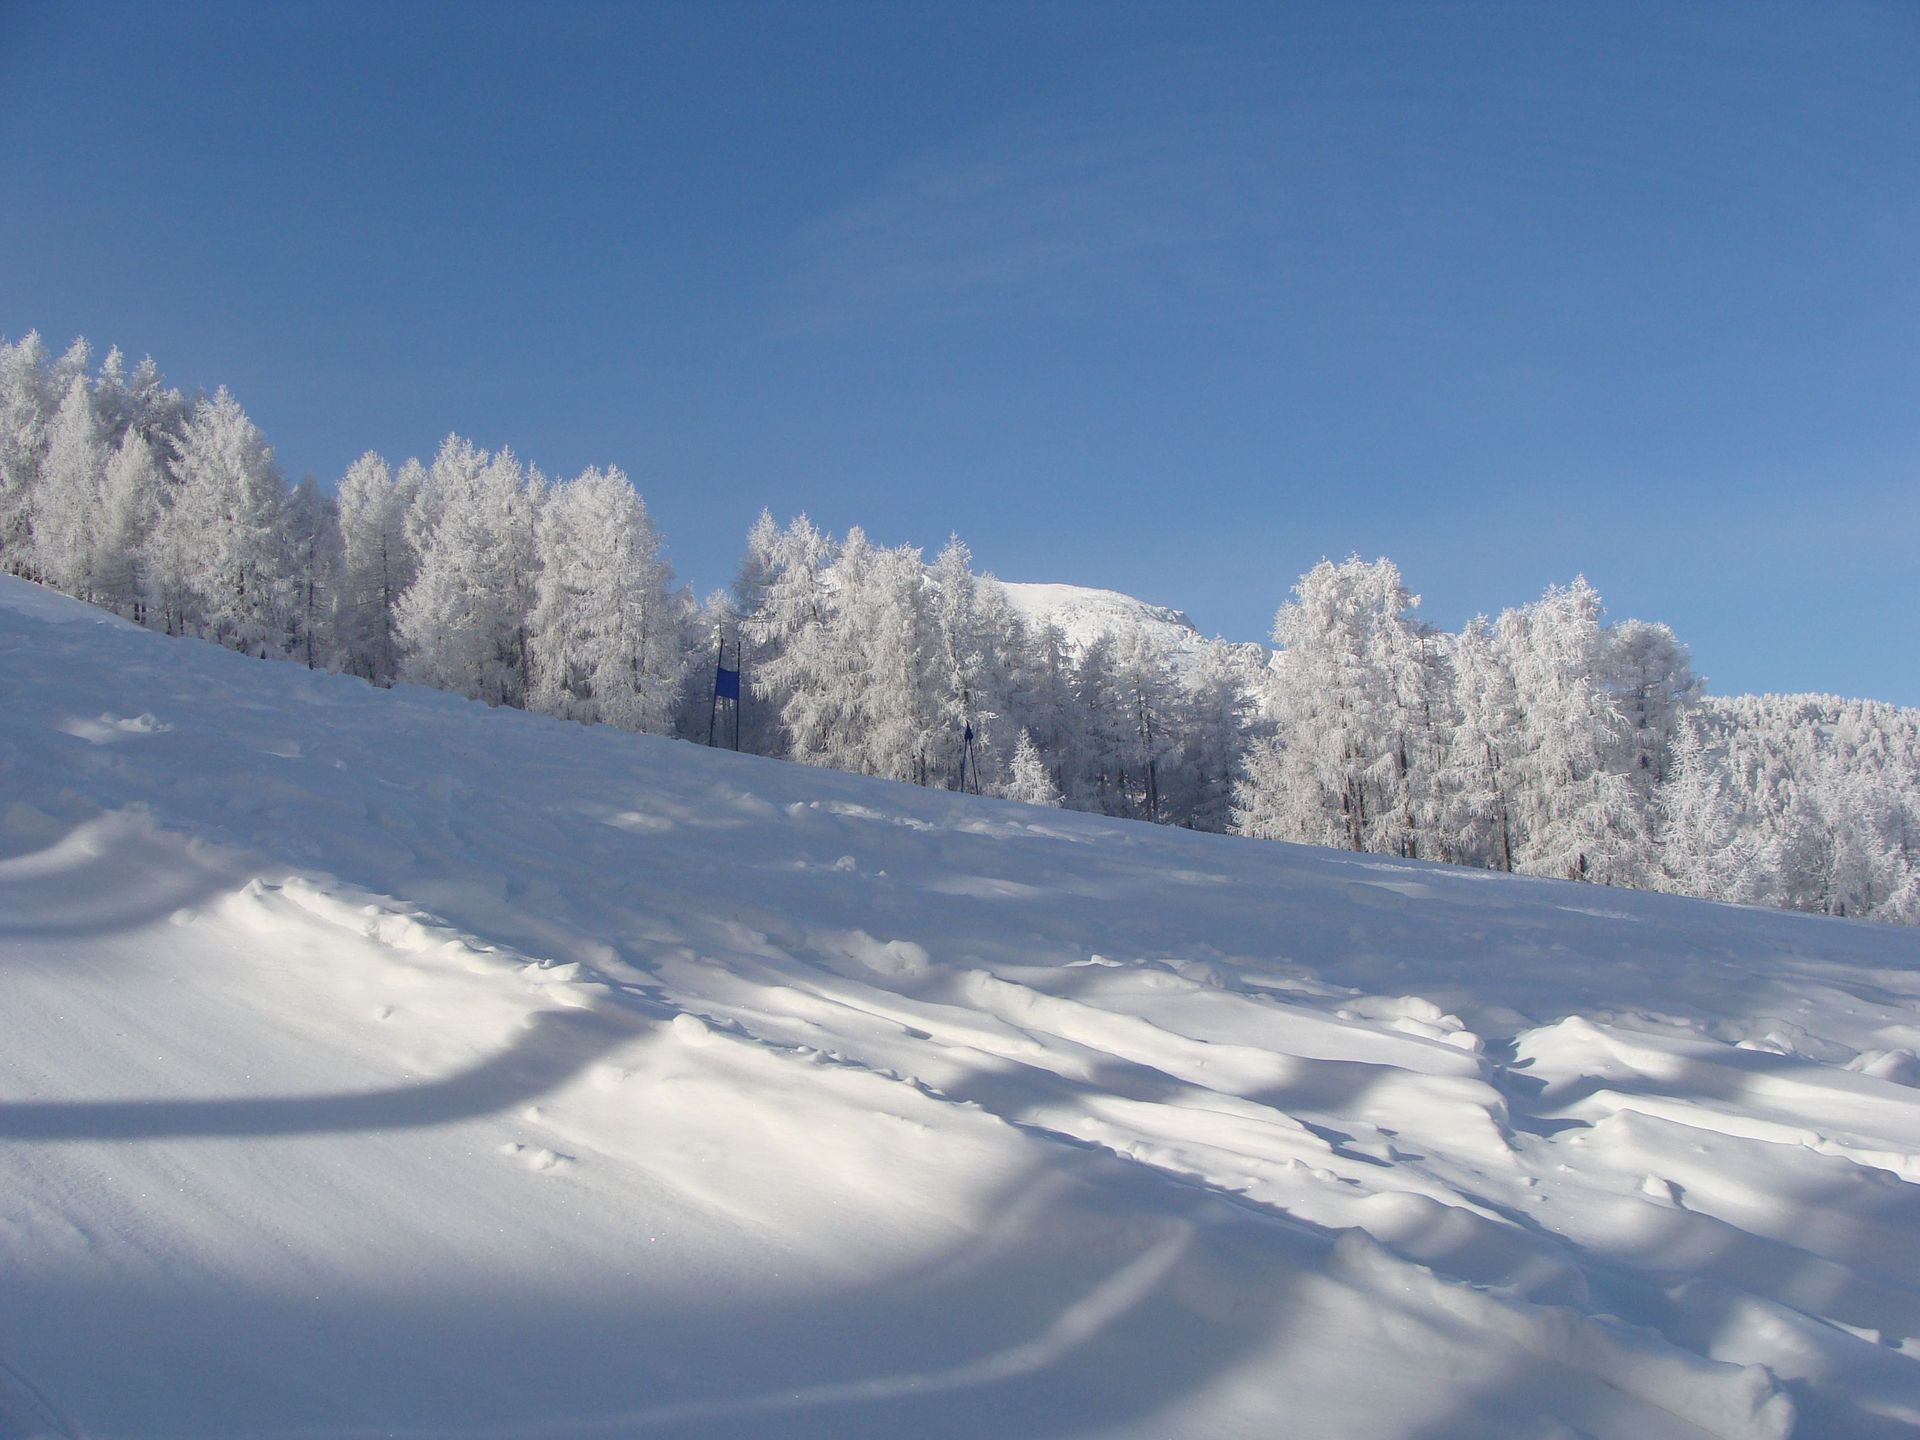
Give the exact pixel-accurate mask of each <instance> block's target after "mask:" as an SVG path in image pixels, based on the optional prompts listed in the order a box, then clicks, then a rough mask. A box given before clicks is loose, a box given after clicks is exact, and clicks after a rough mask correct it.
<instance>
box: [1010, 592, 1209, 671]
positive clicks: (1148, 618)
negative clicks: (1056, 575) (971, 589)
mask: <svg viewBox="0 0 1920 1440" xmlns="http://www.w3.org/2000/svg"><path fill="white" fill-rule="evenodd" d="M997 583H998V584H999V586H1000V588H1001V589H1002V590H1003V591H1005V592H1006V596H1007V599H1008V600H1009V601H1011V602H1012V604H1013V608H1014V609H1015V610H1016V611H1018V612H1019V614H1020V618H1021V619H1023V620H1025V621H1026V622H1027V623H1028V624H1029V625H1031V626H1033V627H1034V628H1036V629H1037V628H1039V627H1040V626H1042V625H1046V624H1053V625H1057V626H1058V627H1059V628H1060V633H1061V634H1062V635H1064V636H1065V637H1066V640H1067V644H1068V646H1069V648H1071V649H1072V650H1073V651H1075V652H1076V653H1077V652H1079V651H1081V650H1084V649H1086V647H1087V646H1088V645H1089V644H1091V643H1092V642H1093V641H1094V640H1096V639H1098V638H1099V637H1101V636H1103V635H1105V636H1110V637H1113V638H1115V639H1118V638H1119V637H1120V636H1121V635H1124V634H1127V633H1130V632H1138V633H1141V634H1143V635H1145V636H1146V637H1147V638H1148V639H1149V640H1150V641H1151V642H1152V643H1153V648H1154V649H1156V650H1158V651H1161V652H1163V653H1167V654H1171V655H1190V654H1191V653H1192V652H1194V651H1197V650H1199V649H1200V647H1201V646H1202V645H1204V644H1205V643H1206V641H1205V638H1204V637H1203V636H1202V635H1201V634H1200V632H1199V630H1197V629H1195V628H1194V624H1193V621H1191V620H1189V619H1188V618H1187V616H1186V613H1185V612H1184V611H1181V610H1173V609H1170V608H1168V607H1167V606H1164V605H1154V604H1150V603H1149V602H1147V601H1145V600H1139V599H1136V598H1135V597H1134V596H1132V595H1123V594H1122V593H1121V592H1119V591H1118V590H1099V589H1095V588H1093V587H1091V586H1087V585H1052V584H1041V583H1037V582H1033V581H1015V580H1001V581H998V582H997Z"/></svg>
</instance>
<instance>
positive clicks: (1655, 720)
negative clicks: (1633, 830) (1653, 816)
mask: <svg viewBox="0 0 1920 1440" xmlns="http://www.w3.org/2000/svg"><path fill="white" fill-rule="evenodd" d="M1602 672H1603V675H1604V678H1605V683H1606V686H1607V690H1608V692H1609V693H1610V694H1611V695H1612V696H1613V703H1614V708H1615V709H1617V710H1618V711H1619V712H1620V716H1621V718H1622V719H1623V720H1624V721H1626V728H1625V731H1624V733H1623V735H1622V737H1621V738H1622V741H1623V744H1624V746H1625V754H1624V755H1623V756H1622V757H1621V758H1620V759H1619V760H1617V761H1616V762H1614V765H1613V768H1616V769H1618V770H1620V771H1621V773H1623V774H1624V775H1625V776H1626V777H1627V782H1628V783H1629V784H1630V785H1632V786H1633V789H1634V794H1635V797H1636V799H1637V800H1638V801H1639V803H1640V804H1641V806H1642V807H1643V808H1644V807H1650V806H1651V805H1652V803H1653V796H1654V793H1655V791H1656V790H1657V789H1658V788H1659V786H1660V785H1661V783H1662V782H1663V781H1665V780H1666V778H1667V771H1668V765H1669V761H1670V758H1671V756H1672V752H1673V745H1674V741H1675V739H1676V737H1677V736H1678V735H1679V734H1680V732H1681V731H1682V730H1684V729H1685V728H1686V720H1687V714H1688V712H1689V711H1690V710H1691V709H1692V708H1693V705H1694V703H1695V702H1696V701H1697V700H1698V699H1699V696H1700V682H1699V680H1698V679H1696V678H1695V676H1694V673H1693V665H1692V662H1691V661H1690V659H1689V657H1688V655H1687V647H1686V646H1684V645H1682V644H1681V643H1680V641H1679V639H1678V638H1677V637H1676V636H1675V635H1674V633H1673V631H1672V630H1670V629H1669V628H1668V627H1666V626H1665V625H1656V624H1650V623H1648V622H1647V621H1644V620H1622V621H1621V622H1620V623H1619V624H1617V625H1613V626H1609V627H1608V628H1607V630H1606V632H1605V644H1604V655H1603V660H1602Z"/></svg>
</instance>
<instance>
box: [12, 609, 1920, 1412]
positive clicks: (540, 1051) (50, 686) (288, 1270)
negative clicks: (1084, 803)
mask: <svg viewBox="0 0 1920 1440" xmlns="http://www.w3.org/2000/svg"><path fill="white" fill-rule="evenodd" d="M0 687H3V689H4V699H5V704H4V705H3V706H0V1166H4V1172H3V1173H4V1176H5V1186H4V1190H0V1437H9V1440H11V1437H24V1436H65V1435H80V1434H85V1435H89V1436H95V1437H111V1436H189V1435H191V1436H242V1435H247V1436H252V1435H271V1436H287V1437H292V1436H313V1437H319V1436H328V1437H344V1436H363V1435H364V1436H375V1435H399V1436H411V1437H430V1436H431V1437H449V1440H451V1437H481V1436H517V1435H553V1436H567V1435H582V1436H586V1435H624V1434H648V1435H652V1434H679V1435H689V1436H691V1435H702V1436H706V1435H741V1436H746V1435H765V1434H781V1435H823V1436H824V1435H833V1436H847V1435H870V1436H895V1435H902V1434H914V1435H929V1436H930V1435H954V1436H971V1435H986V1434H1031V1435H1043V1434H1044V1435H1094V1434H1097V1435H1141V1436H1145V1435H1168V1434H1172V1435H1179V1436H1209V1437H1211V1436H1237V1435H1246V1436H1272V1435H1276V1434H1283V1435H1302V1436H1319V1435H1329V1436H1331V1435H1367V1436H1405V1437H1409V1440H1413V1437H1419V1440H1438V1437H1442V1436H1458V1437H1480V1436H1512V1437H1548V1436H1559V1437H1565V1436H1592V1437H1602V1436H1606V1437H1613V1436H1617V1437H1622V1440H1626V1437H1633V1440H1641V1437H1654V1440H1661V1437H1676V1440H1679V1437H1699V1436H1722V1437H1729V1440H1733V1437H1749V1436H1752V1437H1767V1436H1783V1435H1786V1434H1789V1433H1796V1434H1802V1435H1808V1436H1837V1437H1878V1436H1894V1435H1907V1434H1912V1433H1916V1431H1920V1188H1916V1182H1920V1093H1916V1091H1915V1089H1914V1088H1913V1084H1912V1082H1913V1081H1915V1080H1916V1079H1920V1062H1917V1061H1916V1060H1915V1052H1916V1050H1920V974H1917V973H1916V961H1920V945H1917V943H1916V938H1915V936H1914V933H1913V932H1911V931H1902V930H1895V929H1891V928H1882V927H1875V926H1866V925H1859V924H1849V923H1844V922H1833V921H1824V920H1813V919H1808V918H1805V917H1800V916H1793V915H1786V914H1782V913H1778V912H1770V911H1758V910H1746V909H1738V908H1733V907H1727V906H1718V905H1710V904H1706V903H1703V902H1696V901H1688V900H1680V899H1675V898H1672V897H1666V896H1658V895H1643V894H1631V893H1624V892H1612V891H1596V890H1593V889H1591V888H1587V887H1577V886H1573V885H1568V884H1559V883H1554V882H1548V881H1540V880H1528V879H1518V878H1513V877H1496V876H1489V875H1485V874H1480V873H1472V872H1457V871H1449V870H1446V869H1442V868H1439V867H1434V866H1425V865H1417V864H1411V863H1396V862H1391V861H1383V860H1380V859H1378V858H1377V857H1354V856H1345V855H1339V854H1333V853H1328V852H1319V851H1312V850H1304V849H1298V848H1294V847H1288V846H1279V845H1266V844H1254V843H1244V842H1238V841H1234V840H1229V839H1225V838H1222V837H1214V836H1201V835H1188V834H1180V833H1174V832H1169V831H1166V830H1159V829H1152V828H1149V827H1146V826H1138V825H1130V824H1124V823H1119V822H1111V821H1105V820H1101V819H1098V818H1094V817H1088V816H1079V815H1071V814H1066V813H1062V812H1058V811H1045V810H1033V809H1028V808H1026V807H1021V806H1016V805H1011V804H1006V803H1002V802H995V801H984V800H978V799H969V798H966V797H960V796H953V795H948V794H944V793H939V792H928V791H921V790H915V789H912V788H909V787H901V786H893V785H886V784H881V783H876V782H870V781H864V780H860V779H856V778H853V777H848V776H841V775H834V774H830V773H826V772H820V771H811V770H807V769H804V768H801V767H797V766H788V765H783V764H777V763H774V762H768V761H762V760H757V759H754V758H752V757H737V756H732V755H727V754H720V753H714V752H708V751H704V750H701V749H698V748H696V747H692V746H688V745H684V744H677V743H673V742H668V741H663V740H656V739H651V738H644V737H634V736H630V735H623V734H618V733H614V732H610V731H606V730H600V729H586V728H582V727H578V726H573V725H566V724H562V723H559V722H555V721H549V720H544V719H540V718H538V717H532V716H527V715H519V714H510V713H504V712H491V711H488V710H486V709H485V708H484V707H481V706H477V705H470V704H467V703H464V702H461V701H458V700H455V699H452V698H450V697H447V696H444V695H436V694H432V693H429V692H425V691H420V690H416V689H411V688H408V687H400V688H398V689H396V690H394V691H392V692H380V691H376V690H374V689H371V688H369V687H367V686H364V685H361V684H359V683H357V682H354V681H350V680H345V679H340V678H335V677H327V676H320V675H313V674H309V673H307V672H305V671H302V670H299V669H296V668H295V667H293V666H290V665H277V664H262V663H260V662H256V661H249V660H246V659H243V658H241V657H238V656H235V655H231V654H227V653H225V652H221V651H218V650H215V649H212V648H211V647H207V646H202V645H197V644H189V643H180V642H170V641H166V640H164V639H161V638H158V637H155V636H151V635H148V634H145V633H143V632H140V631H138V630H136V629H134V628H133V627H130V626H127V625H124V624H121V623H119V622H117V621H114V620H112V619H110V618H108V617H104V616H102V615H100V614H99V613H98V612H95V611H91V610H89V609H87V608H86V607H84V606H80V605H77V604H75V603H74V602H71V601H68V600H65V599H63V598H61V597H57V596H54V595H51V594H48V593H46V592H42V591H39V590H37V589H35V588H33V587H31V586H27V585H25V584H23V583H21V582H18V581H13V580H5V581H0Z"/></svg>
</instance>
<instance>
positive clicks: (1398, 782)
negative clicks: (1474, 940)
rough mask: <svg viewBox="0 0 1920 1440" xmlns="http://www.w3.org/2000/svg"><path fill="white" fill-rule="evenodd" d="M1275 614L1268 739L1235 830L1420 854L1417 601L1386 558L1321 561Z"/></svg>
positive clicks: (1252, 763)
mask: <svg viewBox="0 0 1920 1440" xmlns="http://www.w3.org/2000/svg"><path fill="white" fill-rule="evenodd" d="M1294 595H1295V599H1294V600H1293V601H1292V602H1290V603H1289V604H1287V605H1284V606H1282V607H1281V609H1280V613H1279V615H1278V616H1276V617H1275V620H1274V639H1275V640H1276V641H1277V642H1278V643H1279V645H1280V646H1281V651H1280V654H1279V656H1278V657H1277V659H1276V661H1275V664H1274V668H1273V671H1272V684H1271V689H1270V692H1269V701H1268V704H1269V709H1270V711H1271V713H1272V715H1273V718H1274V721H1275V723H1276V726H1277V728H1278V732H1279V733H1278V734H1277V735H1276V736H1275V737H1274V738H1273V739H1272V740H1270V741H1267V742H1265V744H1264V745H1263V746H1262V747H1261V749H1262V750H1264V752H1265V753H1262V754H1259V755H1257V756H1255V757H1250V759H1249V763H1248V769H1247V774H1246V778H1245V781H1244V783H1243V784H1242V785H1241V787H1240V792H1239V799H1238V803H1237V806H1236V810H1235V825H1236V828H1237V829H1238V830H1239V832H1240V833H1241V834H1245V835H1255V836H1262V837H1266V838H1272V839H1282V840H1298V841H1303V842H1305V843H1308V844H1316V845H1339V846H1343V847H1345V848H1347V849H1352V850H1372V851H1376V852H1383V853H1386V854H1399V855H1412V854H1416V853H1417V852H1418V848H1419V847H1418V835H1419V825H1420V819H1421V806H1422V803H1423V802H1422V800H1421V789H1420V787H1421V785H1422V783H1423V776H1424V775H1425V773H1427V772H1423V771H1420V770H1418V769H1417V768H1416V766H1417V765H1424V764H1427V763H1428V757H1426V756H1425V755H1424V754H1423V753H1421V752H1422V747H1421V743H1420V741H1419V738H1418V736H1417V734H1416V732H1415V729H1414V726H1415V722H1416V719H1417V717H1418V714H1419V711H1418V709H1417V705H1416V703H1415V702H1414V701H1412V700H1410V698H1409V697H1417V696H1419V695H1420V694H1422V693H1423V691H1424V687H1425V686H1426V684H1427V680H1426V678H1425V677H1424V675H1422V674H1421V673H1420V670H1421V667H1422V665H1423V663H1424V662H1423V651H1422V647H1421V644H1420V636H1419V630H1418V627H1417V626H1416V625H1415V624H1414V622H1413V620H1412V618H1411V615H1410V612H1411V611H1412V609H1413V607H1414V606H1416V605H1417V604H1418V603H1419V599H1418V597H1417V596H1415V595H1413V594H1411V593H1410V592H1409V591H1408V590H1407V588H1406V586H1405V585H1404V584H1403V583H1402V582H1401V579H1400V571H1399V569H1398V568H1397V567H1396V566H1395V565H1394V564H1393V562H1392V561H1390V560H1378V561H1374V562H1371V563H1369V562H1367V561H1363V560H1361V559H1359V558H1358V557H1357V556H1356V557H1353V558H1351V559H1348V560H1345V561H1343V562H1341V563H1340V564H1338V565H1335V564H1333V563H1332V562H1330V561H1326V560H1322V561H1321V562H1320V563H1319V564H1318V565H1316V566H1315V567H1314V568H1313V569H1312V570H1310V571H1308V572H1307V574H1305V575H1303V576H1302V577H1301V578H1300V583H1299V584H1298V585H1297V586H1296V587H1295V588H1294Z"/></svg>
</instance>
